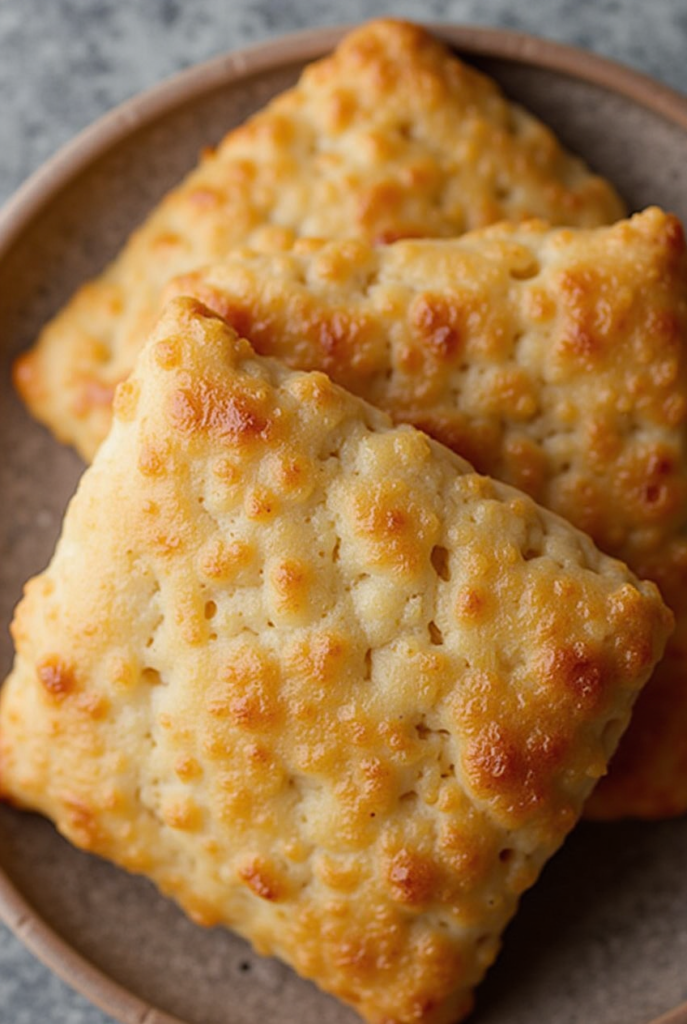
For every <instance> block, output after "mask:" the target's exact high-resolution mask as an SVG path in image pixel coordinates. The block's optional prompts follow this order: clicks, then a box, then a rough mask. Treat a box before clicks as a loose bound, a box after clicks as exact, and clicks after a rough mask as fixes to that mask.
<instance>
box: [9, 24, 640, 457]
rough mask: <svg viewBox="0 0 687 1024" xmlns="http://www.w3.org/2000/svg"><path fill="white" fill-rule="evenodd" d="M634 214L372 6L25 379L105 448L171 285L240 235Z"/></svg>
mask: <svg viewBox="0 0 687 1024" xmlns="http://www.w3.org/2000/svg"><path fill="white" fill-rule="evenodd" d="M622 213H623V210H622V205H621V203H620V200H619V199H618V197H617V195H616V194H615V192H614V191H613V189H612V188H611V187H610V186H609V185H608V184H607V183H606V182H605V181H603V180H602V179H601V178H599V177H597V176H595V175H593V174H591V173H590V172H589V171H588V170H587V168H586V167H585V166H584V165H583V164H582V163H581V161H579V160H577V159H576V158H574V157H572V156H570V155H569V154H568V153H566V152H565V151H564V150H563V149H562V147H561V146H560V145H559V143H558V142H557V141H556V139H555V138H554V137H553V135H552V134H551V132H550V131H549V130H548V129H547V128H546V127H544V126H543V125H542V124H541V123H540V122H539V121H537V120H536V119H535V118H534V117H533V116H531V115H530V114H528V113H526V112H525V111H524V110H522V109H521V108H520V107H519V106H517V105H515V104H512V103H510V102H508V101H507V100H506V99H505V98H504V97H503V95H502V94H501V92H500V91H499V89H498V88H497V86H496V85H495V84H494V83H493V82H492V81H490V80H489V79H487V78H486V77H485V76H484V75H482V74H480V73H479V72H477V71H475V70H473V69H472V68H470V67H468V66H467V65H465V64H463V63H462V62H461V61H459V60H458V59H457V58H456V57H454V56H453V55H452V54H451V53H450V51H449V50H448V49H447V48H446V47H445V46H444V45H442V44H441V43H440V42H438V41H437V40H435V39H434V38H433V37H432V36H430V35H429V34H428V33H427V32H426V31H424V30H423V29H421V28H419V27H418V26H413V25H409V24H405V23H403V22H396V21H391V20H382V21H378V22H372V23H371V24H369V25H365V26H363V27H361V28H359V29H357V30H356V31H354V32H352V33H351V34H350V35H348V36H347V37H346V38H345V39H344V40H343V42H342V43H341V44H340V46H339V47H338V48H337V50H336V51H335V52H334V53H333V54H332V55H331V56H330V57H327V58H325V59H324V60H322V61H320V62H318V63H316V64H314V65H312V66H310V67H309V68H307V69H306V70H305V72H304V73H303V75H302V77H301V79H300V81H299V82H298V84H297V85H296V86H295V88H293V89H291V90H290V91H289V92H287V93H285V94H284V95H282V96H279V97H278V98H277V99H276V100H274V101H273V102H272V103H271V104H270V105H269V106H268V107H267V108H266V109H265V110H263V111H262V112H260V113H258V114H257V115H256V116H255V117H253V118H252V119H251V120H250V121H249V122H248V123H247V124H246V125H244V126H243V127H241V128H238V129H237V130H235V131H233V132H231V133H230V134H229V135H228V136H227V137H226V138H225V139H224V141H223V142H222V143H221V144H220V145H219V146H218V148H217V150H216V151H214V152H211V153H208V154H207V155H205V156H204V157H203V159H202V161H201V163H200V165H199V166H198V168H197V169H196V170H195V171H193V172H192V173H191V174H190V176H189V177H187V178H186V180H185V181H184V182H183V183H182V184H181V185H180V186H179V187H178V188H177V189H175V190H174V191H173V192H171V193H170V194H169V195H168V196H167V197H166V198H165V199H164V200H163V201H162V202H161V203H160V205H159V206H158V207H157V208H156V209H155V210H154V211H153V213H152V214H151V215H150V216H149V218H148V219H147V220H146V222H145V223H144V224H143V226H142V227H141V228H140V229H139V230H138V231H137V232H136V233H135V234H134V235H133V236H132V238H131V240H130V241H129V242H128V244H127V245H126V247H125V248H124V250H123V252H122V253H121V255H119V256H118V257H117V259H116V260H115V261H114V262H113V263H112V264H111V265H110V266H109V267H108V268H107V269H106V270H105V271H104V273H103V274H102V275H101V276H100V277H99V278H97V279H96V280H94V281H91V282H90V283H88V284H87V285H85V286H84V287H82V288H81V289H80V290H79V291H78V292H77V294H76V296H75V297H74V298H73V299H72V300H71V302H70V303H69V304H68V305H67V307H66V308H65V309H64V310H63V311H62V312H61V313H59V314H58V316H57V317H56V318H55V319H54V320H53V321H52V322H51V323H50V324H49V325H48V327H47V328H46V329H45V330H44V331H43V333H42V335H41V338H40V340H39V343H38V345H37V347H36V348H34V350H33V351H32V352H31V353H29V354H28V355H27V356H25V357H23V358H22V360H21V361H20V362H19V364H18V366H17V371H16V381H17V384H18V387H19V390H20V392H21V394H22V395H23V397H24V399H25V400H26V401H27V403H28V404H29V406H30V408H31V410H32V412H33V413H34V414H35V415H36V416H37V417H38V419H40V420H41V421H43V422H44V423H46V424H48V426H50V428H51V429H52V430H53V431H54V432H55V434H56V435H57V436H58V437H59V438H60V439H62V440H65V441H68V442H70V443H72V444H74V445H76V447H77V448H78V449H79V450H80V451H81V453H82V454H83V455H84V456H85V457H87V458H91V457H92V455H93V453H94V451H95V449H96V448H97V446H98V444H99V443H100V441H101V440H102V438H103V437H104V436H105V434H106V432H107V429H108V426H109V423H110V417H111V403H112V395H113V392H114V388H115V386H116V384H117V383H118V382H119V380H120V379H121V375H122V368H123V367H124V368H125V370H124V372H128V370H129V369H130V368H131V366H132V365H133V361H134V359H135V355H136V352H137V351H138V349H139V347H140V345H141V343H142V340H143V338H144V337H145V334H146V332H147V330H148V329H149V327H150V326H151V325H152V321H153V320H154V318H155V316H156V315H157V312H158V306H159V298H160V291H161V289H162V288H163V287H164V285H165V284H166V283H167V281H168V280H169V278H170V277H172V276H174V275H177V274H180V273H184V272H186V271H190V270H195V269H197V268H198V267H200V266H202V265H203V264H206V263H210V262H213V261H216V260H221V259H223V258H224V257H225V256H226V255H227V253H228V252H229V251H231V249H232V248H233V247H234V246H236V245H238V244H250V245H251V246H253V247H257V248H263V249H275V248H277V249H279V248H286V247H288V246H289V245H290V244H291V243H292V241H293V240H294V239H295V238H296V237H298V236H307V235H310V236H321V237H326V238H349V237H354V238H360V239H364V240H366V241H370V242H373V243H376V244H382V243H384V242H388V241H391V240H393V239H397V238H402V237H406V236H426V235H441V236H450V235H457V234H461V233H462V232H464V231H467V230H470V229H473V228H478V227H481V226H483V225H486V224H490V223H492V222H494V221H497V220H500V219H501V218H508V219H511V220H521V219H523V218H525V217H531V216H539V217H544V218H546V219H547V220H549V221H551V222H552V223H560V224H574V225H582V226H584V225H594V224H603V223H608V222H611V221H613V220H615V219H617V218H618V217H620V216H622Z"/></svg>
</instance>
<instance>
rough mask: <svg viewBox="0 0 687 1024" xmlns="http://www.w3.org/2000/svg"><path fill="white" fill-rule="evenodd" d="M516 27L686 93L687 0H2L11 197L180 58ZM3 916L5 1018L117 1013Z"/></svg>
mask: <svg viewBox="0 0 687 1024" xmlns="http://www.w3.org/2000/svg"><path fill="white" fill-rule="evenodd" d="M385 12H387V13H394V14H397V15H402V16H407V17H411V18H412V17H415V18H417V19H423V20H427V21H429V20H434V21H446V22H463V23H473V24H482V25H496V26H503V27H508V28H515V29H519V30H521V31H526V32H532V33H535V34H537V35H542V36H547V37H549V38H552V39H557V40H559V41H562V42H567V43H573V44H576V45H578V46H582V47H585V48H587V49H590V50H594V51H596V52H598V53H600V54H603V55H605V56H608V57H612V58H615V59H616V60H620V61H622V62H624V63H626V64H629V65H632V66H634V67H636V68H638V69H640V70H642V71H644V72H646V73H648V74H650V75H653V76H655V77H656V78H658V79H659V80H661V81H663V82H665V83H667V84H668V85H671V86H673V87H674V88H676V89H679V90H681V91H682V92H685V93H687V4H685V0H651V2H650V3H647V2H646V0H397V2H396V3H395V4H389V5H386V4H384V5H381V4H377V3H374V0H347V2H346V3H345V4H335V3H331V2H328V0H193V2H191V0H145V3H143V2H137V0H0V100H1V101H2V102H1V104H0V109H1V110H2V114H1V115H0V202H4V201H5V199H7V198H8V197H9V196H10V195H11V193H12V192H13V191H14V189H15V188H16V187H17V186H18V185H19V184H20V183H21V182H22V181H24V179H25V178H26V177H27V176H28V175H29V174H30V173H31V172H32V171H34V170H35V169H36V168H37V167H38V166H39V165H40V164H41V163H42V162H43V161H44V160H45V159H46V158H47V157H49V156H50V155H51V154H52V153H54V152H55V150H56V149H57V148H58V147H59V146H61V145H62V144H63V143H65V142H67V141H68V140H69V139H70V138H71V137H72V136H73V135H74V134H75V133H76V132H77V131H79V130H80V129H81V128H83V127H85V126H86V125H88V124H89V123H90V122H92V121H93V120H95V119H96V118H97V117H99V116H100V115H101V114H102V113H104V112H105V111H107V110H109V109H110V108H111V107H113V106H114V105H115V104H117V103H119V102H121V101H122V100H124V99H126V98H128V97H129V96H132V95H134V94H135V93H137V92H140V91H141V90H142V89H145V88H147V87H148V86H150V85H152V84H154V83H155V82H158V81H160V80H161V79H163V78H165V77H166V76H168V75H170V74H172V73H173V72H175V71H178V70H179V69H181V68H183V67H186V66H188V65H190V64H194V63H196V62H198V61H202V60H204V59H206V58H208V57H211V56H213V55H215V54H217V53H221V52H224V51H227V50H231V49H237V48H239V47H241V46H244V45H246V44H248V43H255V42H260V41H261V40H263V39H268V38H271V37H274V36H277V35H279V34H281V33H285V32H289V31H294V30H297V29H301V28H309V27H314V26H317V25H332V24H339V23H341V22H344V21H348V22H352V21H355V20H362V19H364V18H366V17H370V16H373V15H377V14H380V13H385ZM108 1021H109V1018H108V1017H106V1016H105V1015H104V1014H102V1013H100V1012H99V1011H98V1010H96V1009H95V1008H93V1007H92V1006H90V1005H89V1004H88V1003H87V1002H86V1001H85V1000H84V999H82V998H81V997H80V996H78V995H76V994H75V993H73V992H72V991H71V990H70V989H69V988H68V987H67V986H65V985H64V984H63V983H62V982H60V981H59V980H58V979H57V978H56V977H54V976H53V975H52V974H51V973H50V972H49V971H48V970H47V969H46V968H44V967H43V966H42V965H40V964H39V963H38V962H37V961H35V960H34V959H33V957H32V956H31V955H30V954H29V953H28V952H27V951H26V950H24V949H23V947H22V946H21V945H20V944H19V943H18V942H17V941H16V939H14V937H13V936H12V935H10V934H9V932H8V931H7V930H6V929H4V928H3V927H2V926H1V925H0V1024H39V1022H40V1024H107V1022H108Z"/></svg>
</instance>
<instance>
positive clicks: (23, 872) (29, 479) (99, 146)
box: [0, 26, 687, 1024]
mask: <svg viewBox="0 0 687 1024" xmlns="http://www.w3.org/2000/svg"><path fill="white" fill-rule="evenodd" d="M437 31H438V32H439V33H440V34H441V35H443V36H444V37H445V38H446V39H448V40H450V41H451V42H452V43H453V44H454V45H455V47H456V49H457V50H458V52H459V53H461V54H462V55H464V56H465V57H467V58H468V59H469V60H472V61H474V62H475V63H476V64H478V65H479V66H480V67H482V68H483V69H485V70H486V71H487V72H488V73H489V74H491V75H493V76H494V77H495V78H496V79H498V80H499V81H500V82H501V84H502V85H503V87H504V88H505V90H506V92H507V93H508V94H509V95H510V96H512V97H514V98H515V99H518V100H520V101H521V102H522V103H524V104H525V105H526V106H528V107H529V108H530V109H531V110H533V111H534V112H535V113H536V114H538V115H539V116H540V117H542V118H543V119H544V120H545V121H547V122H548V123H549V124H550V125H551V126H552V127H553V128H554V129H555V131H556V132H557V133H558V135H559V136H560V137H561V138H562V139H563V140H564V142H565V143H566V144H567V145H568V146H569V147H571V148H572V149H574V150H576V151H578V152H579V153H580V154H582V155H583V156H584V157H586V159H587V160H588V161H589V162H590V163H591V164H592V165H593V166H594V167H595V168H596V169H597V170H599V171H600V172H602V173H603V174H605V175H607V176H608V177H609V178H611V179H612V180H613V181H614V182H615V183H616V184H617V186H618V187H619V189H620V191H621V192H622V193H623V194H624V196H625V198H626V200H627V201H628V203H629V204H630V206H631V207H632V208H641V207H643V206H645V205H648V204H649V203H659V204H661V205H663V206H665V207H667V208H669V209H672V210H674V211H675V212H677V213H678V214H681V215H682V216H683V218H684V217H687V100H685V99H683V98H681V97H679V96H677V95H676V94H674V93H671V92H670V91H669V90H667V89H665V88H663V87H662V86H660V85H658V84H657V83H654V82H652V81H650V80H648V79H646V78H644V77H642V76H641V75H637V74H635V73H633V72H631V71H628V70H626V69H624V68H621V67H618V66H617V65H613V64H610V63H608V62H606V61H603V60H600V59H599V58H596V57H592V56H590V55H589V54H585V53H581V52H579V51H575V50H572V49H569V48H566V47H561V46H557V45H555V44H552V43H547V42H543V41H541V40H536V39H533V38H530V37H526V36H522V35H518V34H515V33H510V32H503V31H490V30H487V29H468V28H455V27H446V26H444V27H442V28H440V29H437ZM340 35H341V32H340V31H332V30H327V31H317V32H311V33H306V34H300V35H298V36H291V37H289V38H286V39H283V40H280V41H278V42H276V43H270V44H268V45H264V46H260V47H257V48H254V49H252V50H249V51H244V52H242V53H235V54H230V55H229V56H227V57H222V58H220V59H219V60H215V61H212V62H210V63H209V64H205V65H203V66H202V67H199V68H194V69H192V70H190V71H187V72H185V73H184V74H182V75H180V76H179V77H177V78H175V79H173V80H172V81H170V82H168V83H165V84H163V85H162V86H160V87H158V88H157V89H154V90H152V91H151V92H149V93H147V94H146V95H145V96H143V97H141V98H139V99H136V100H134V101H132V102H130V103H127V104H125V105H124V106H123V107H120V108H118V109H117V110H115V111H114V112H113V113H112V114H110V115H108V116H107V117H105V118H103V119H102V120H101V121H99V122H98V123H97V124H96V125H95V126H94V127H92V128H90V129H89V130H87V131H86V132H84V133H83V134H82V135H80V136H79V137H78V138H77V139H76V141H75V142H73V143H72V144H71V145H70V146H68V147H67V148H66V149H64V150H63V151H62V152H61V153H60V154H58V155H57V156H56V157H55V158H54V159H53V160H52V161H51V162H50V163H49V164H48V165H47V166H46V167H45V168H44V169H43V170H41V171H39V172H38V174H36V175H35V176H34V177H33V178H32V179H31V180H30V181H29V182H28V183H27V184H26V185H25V186H24V188H23V189H21V190H20V192H19V193H18V194H17V195H16V197H15V198H14V200H13V201H12V202H11V203H10V204H9V206H8V207H6V209H5V211H4V212H3V214H2V217H1V218H0V325H2V330H1V333H0V347H1V352H0V359H1V361H2V377H1V380H0V452H1V454H0V494H1V495H2V498H3V501H2V508H1V510H0V531H1V532H0V554H1V557H0V617H1V618H2V643H1V649H0V660H1V661H2V665H0V669H1V670H2V671H3V673H4V671H5V670H6V669H7V668H9V664H10V658H11V646H10V642H9V638H8V636H7V631H6V626H7V623H8V622H9V619H10V615H11V610H12V607H13V605H14V604H15V603H16V601H17V599H18V597H19V595H20V592H21V586H22V583H23V582H24V580H25V579H26V578H27V577H28V576H29V575H32V574H33V573H34V572H36V571H37V570H38V569H40V568H42V567H43V565H44V564H45V563H46V561H47V560H48V558H49V556H50V553H51V551H52V548H53V545H54V542H55V539H56V537H57V533H58V530H59V524H60V520H61V517H62V512H63V510H64V506H65V504H66V501H67V499H68V498H69V495H70V494H71V492H72V490H73V488H74V485H75V483H76V481H77V479H78V476H79V474H80V472H81V470H82V468H83V467H82V465H81V464H80V462H79V460H78V459H77V457H76V456H75V455H74V454H73V453H72V452H71V451H68V450H66V449H63V448H60V447H59V446H58V445H57V444H56V443H55V442H53V441H52V439H51V438H50V437H49V436H48V435H47V433H45V431H43V430H42V429H41V428H40V427H38V426H36V425H35V424H34V423H33V422H32V421H31V420H30V419H29V417H28V416H27V415H26V413H25V412H24V410H23V409H22V407H21V405H20V404H19V402H18V401H17V400H16V398H15V397H14V396H13V395H12V392H11V388H10V384H9V365H10V361H11V358H12V357H13V355H14V354H15V353H17V352H18V351H19V350H20V349H21V348H23V347H24V346H26V345H27V344H28V343H29V342H30V341H31V340H32V339H33V338H34V337H35V335H36V332H37V330H38V329H39V327H40V326H41V324H42V323H44V321H45V320H46V319H47V318H48V317H49V316H51V315H52V314H53V313H54V312H55V310H56V309H57V308H58V307H59V306H60V305H61V304H62V303H63V302H64V301H65V300H66V299H67V297H68V296H69V295H70V293H71V292H72V291H73V289H74V288H75V287H76V286H77V285H78V284H79V283H80V282H81V281H82V280H83V279H84V278H85V277H89V276H91V275H92V274H93V273H94V272H96V271H98V270H99V269H100V268H101V267H102V266H103V264H104V263H105V262H106V261H107V260H108V259H109V258H110V257H111V256H112V255H113V254H114V253H115V252H116V250H117V249H118V248H119V246H120V245H121V243H122V242H123V241H124V239H125V237H126V236H127V234H128V233H129V231H130V230H131V229H132V228H133V227H134V225H135V224H136V223H137V222H138V221H139V220H140V219H141V218H142V216H143V215H144V214H145V212H146V211H147V210H148V209H149V208H150V207H151V206H152V205H153V203H154V202H155V201H156V200H157V199H158V197H159V196H161V195H162V193H163V192H165V191H166V190H167V189H168V188H169V187H170V186H171V185H172V184H174V183H175V182H176V181H177V180H178V179H179V178H180V177H181V175H182V174H183V172H184V171H186V170H187V169H188V168H190V167H191V166H192V165H193V164H194V163H195V160H196V158H197V153H198V150H199V149H200V148H201V146H203V145H204V144H207V143H212V142H214V141H216V140H218V139H219V138H220V137H221V135H222V134H223V133H224V132H225V131H226V130H227V129H228V128H230V127H231V126H232V125H234V124H237V123H238V122H240V121H241V120H243V118H245V117H246V115H248V114H250V113H251V112H252V111H253V110H255V109H256V108H257V107H259V106H261V105H262V104H263V103H264V102H265V101H266V100H267V99H268V98H269V97H270V96H272V95H273V94H274V93H275V92H277V91H279V90H281V89H283V88H285V87H286V86H288V85H290V84H291V83H292V82H293V81H294V80H295V79H296V77H297V75H298V73H299V71H300V69H301V67H302V65H303V63H304V62H306V61H308V60H311V59H313V58H315V57H319V56H320V55H322V54H324V53H326V52H327V51H328V50H330V49H331V47H332V46H333V45H334V44H335V43H336V41H337V40H338V38H339V37H340ZM685 865H687V820H685V819H683V820H677V821H672V822H664V823H660V824H655V825H643V824H634V823H628V824H621V825H613V826H601V825H594V826H592V825H588V824H585V825H582V826H581V827H580V828H578V830H577V831H576V832H575V833H574V835H573V836H572V837H571V838H570V840H569V841H568V843H567V844H566V846H565V848H564V850H563V851H562V852H561V853H560V854H559V855H558V856H557V857H556V858H555V859H554V861H553V862H552V863H551V864H550V865H549V867H548V868H547V869H546V871H545V873H544V876H543V878H542V880H541V882H540V883H539V885H538V886H537V887H536V888H535V889H534V890H533V891H532V892H531V893H530V894H528V895H527V896H526V897H525V899H524V900H523V905H522V909H521V912H520V914H519V916H518V918H517V920H516V921H515V923H514V924H513V925H511V927H510V928H509V930H508V932H507V935H506V942H505V948H504V952H503V954H502V956H501V958H500V960H499V961H498V963H497V964H496V966H495V967H494V969H493V970H492V971H491V973H490V975H489V977H488V979H487V981H486V982H485V984H484V985H483V986H482V989H481V991H480V996H479V1001H478V1008H477V1011H476V1014H475V1016H474V1018H473V1020H474V1022H475V1024H506V1022H507V1024H590V1022H593V1024H647V1022H648V1021H654V1022H655V1024H657V1021H658V1019H659V1018H660V1020H661V1024H668V1022H670V1024H687V1003H684V1001H685V1000H687V870H685ZM0 914H1V915H2V917H3V918H4V920H5V921H6V922H7V924H9V926H10V927H11V928H13V929H14V931H15V932H16V933H17V934H18V935H19V936H20V938H21V939H23V941H24V942H25V943H26V945H27V946H28V947H29V948H30V949H32V950H33V951H34V952H35V953H36V954H37V955H38V956H39V957H40V958H41V959H43V960H44V961H46V962H47V963H48V964H49V965H50V966H51V967H52V968H54V969H55V970H56V971H57V972H58V973H59V974H61V975H62V976H63V977H65V978H66V979H67V980H68V981H70V982H71V983H72V984H73V985H74V986H75V987H76V988H78V989H80V990H81V991H82V992H83V993H85V994H86V995H87V996H89V997H90V998H91V999H92V1000H93V1001H94V1002H95V1003H97V1004H98V1005H100V1006H101V1007H102V1008H103V1009H105V1010H107V1011H108V1012H109V1013H110V1014H112V1015H113V1016H114V1017H116V1018H118V1019H119V1020H120V1021H122V1022H123V1024H144V1022H145V1024H172V1022H175V1021H176V1022H177V1024H179V1022H183V1024H248V1022H254V1021H255V1020H266V1021H267V1020H269V1021H270V1022H273V1024H295V1022H298V1024H315V1022H317V1024H346V1022H348V1024H353V1022H354V1021H355V1020H357V1018H356V1017H355V1015H354V1014H353V1013H352V1012H350V1011H348V1010H346V1009H344V1008H343V1007H341V1006H340V1005H339V1004H338V1003H336V1002H335V1001H334V1000H333V999H330V998H329V997H327V996H324V995H321V994H320V993H318V992H317V991H316V990H315V988H314V987H313V986H312V985H309V984H308V983H306V982H304V981H301V980H300V979H298V978H297V977H296V976H295V975H294V974H292V972H290V971H289V970H288V969H287V968H286V967H283V966H282V965H281V964H279V963H277V962H275V961H272V960H265V959H261V958H259V957H257V956H254V955H253V954H252V952H251V951H250V949H249V948H248V946H246V945H245V943H243V942H242V941H240V940H239V939H237V938H235V937H234V936H233V935H231V934H230V933H229V932H225V931H222V930H213V931H203V930H201V929H199V928H196V927H195V926H194V925H193V924H191V923H190V922H189V921H188V920H186V918H185V917H184V916H183V915H182V914H181V913H180V912H179V911H178V910H177V909H176V907H175V906H174V905H172V904H171V903H169V902H167V901H166V900H164V899H163V898H162V897H161V896H159V895H158V894H157V892H156V891H155V890H154V889H153V887H152V886H151V885H149V884H148V883H147V882H145V881H144V880H142V879H139V878H133V877H130V876H128V875H126V874H124V873H123V872H120V871H118V870H117V869H115V868H113V867H111V866H110V865H108V864H106V863H104V862H102V861H100V860H98V859H97V858H95V857H89V856H87V855H86V854H83V853H80V852H78V851H76V850H74V849H72V848H71V847H70V846H68V845H67V843H65V842H64V841H63V840H62V839H61V838H60V837H59V836H58V835H57V834H56V833H55V831H54V829H53V828H52V827H51V826H50V825H49V824H48V823H47V822H45V821H42V820H40V819H39V818H37V817H34V816H31V815H22V814H19V813H16V812H13V811H11V810H9V809H7V808H2V809H0ZM681 1003H684V1005H682V1006H681V1007H680V1005H679V1004H681ZM675 1007H678V1008H677V1009H674V1008H675ZM661 1015H664V1016H662V1017H661Z"/></svg>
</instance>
